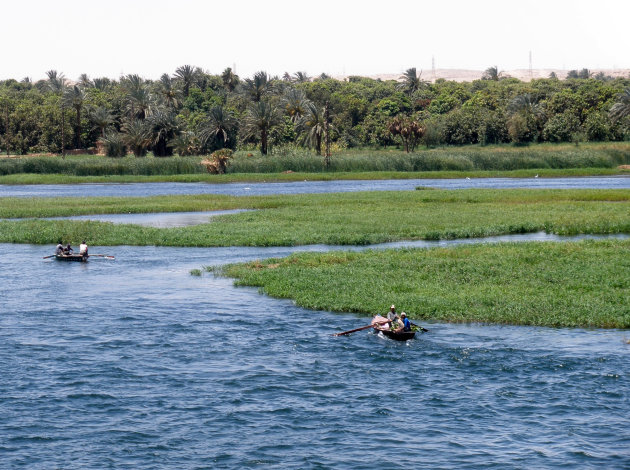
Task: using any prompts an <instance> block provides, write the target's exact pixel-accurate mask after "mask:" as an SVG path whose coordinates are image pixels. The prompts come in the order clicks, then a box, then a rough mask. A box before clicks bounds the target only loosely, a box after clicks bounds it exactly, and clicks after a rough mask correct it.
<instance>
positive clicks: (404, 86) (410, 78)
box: [398, 67, 426, 95]
mask: <svg viewBox="0 0 630 470" xmlns="http://www.w3.org/2000/svg"><path fill="white" fill-rule="evenodd" d="M399 80H402V82H401V83H399V84H398V89H400V90H404V91H405V93H407V94H408V95H413V94H414V93H415V92H416V91H418V90H419V89H420V88H422V87H424V86H425V85H426V82H425V81H424V80H422V71H420V74H417V73H416V68H415V67H411V68H410V69H407V70H406V71H405V73H404V74H403V75H401V76H400V77H399Z"/></svg>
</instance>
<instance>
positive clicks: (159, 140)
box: [147, 108, 179, 157]
mask: <svg viewBox="0 0 630 470" xmlns="http://www.w3.org/2000/svg"><path fill="white" fill-rule="evenodd" d="M147 124H148V126H149V131H150V133H151V140H152V142H151V143H152V146H153V155H155V156H156V157H169V156H171V155H173V149H172V147H171V146H170V145H169V143H170V141H171V140H172V139H173V138H174V137H175V136H176V135H177V133H178V131H179V127H178V125H177V120H176V119H175V113H174V112H172V111H170V110H168V109H165V108H158V109H156V110H155V112H153V114H151V116H149V117H148V118H147Z"/></svg>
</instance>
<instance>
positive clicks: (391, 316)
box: [387, 305, 399, 325]
mask: <svg viewBox="0 0 630 470" xmlns="http://www.w3.org/2000/svg"><path fill="white" fill-rule="evenodd" d="M387 319H388V320H390V321H391V322H392V323H396V322H398V321H399V317H398V314H397V313H396V306H395V305H392V306H391V307H389V312H387ZM390 325H391V323H390Z"/></svg>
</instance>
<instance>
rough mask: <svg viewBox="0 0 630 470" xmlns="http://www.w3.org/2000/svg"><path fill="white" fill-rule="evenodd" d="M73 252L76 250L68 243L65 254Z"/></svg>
mask: <svg viewBox="0 0 630 470" xmlns="http://www.w3.org/2000/svg"><path fill="white" fill-rule="evenodd" d="M73 253H74V250H73V249H72V247H71V246H70V243H68V245H67V246H66V247H65V248H64V249H63V254H64V255H71V254H73Z"/></svg>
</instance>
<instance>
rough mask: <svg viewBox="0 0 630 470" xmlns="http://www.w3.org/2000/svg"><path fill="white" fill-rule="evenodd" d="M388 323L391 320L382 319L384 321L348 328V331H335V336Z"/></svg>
mask: <svg viewBox="0 0 630 470" xmlns="http://www.w3.org/2000/svg"><path fill="white" fill-rule="evenodd" d="M386 323H389V320H388V321H382V322H379V323H374V324H370V325H366V326H362V327H361V328H355V329H354V330H348V331H343V332H341V333H335V334H334V335H333V336H344V335H349V334H350V333H354V332H355V331H361V330H367V329H368V328H372V327H373V326H374V325H384V324H386Z"/></svg>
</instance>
